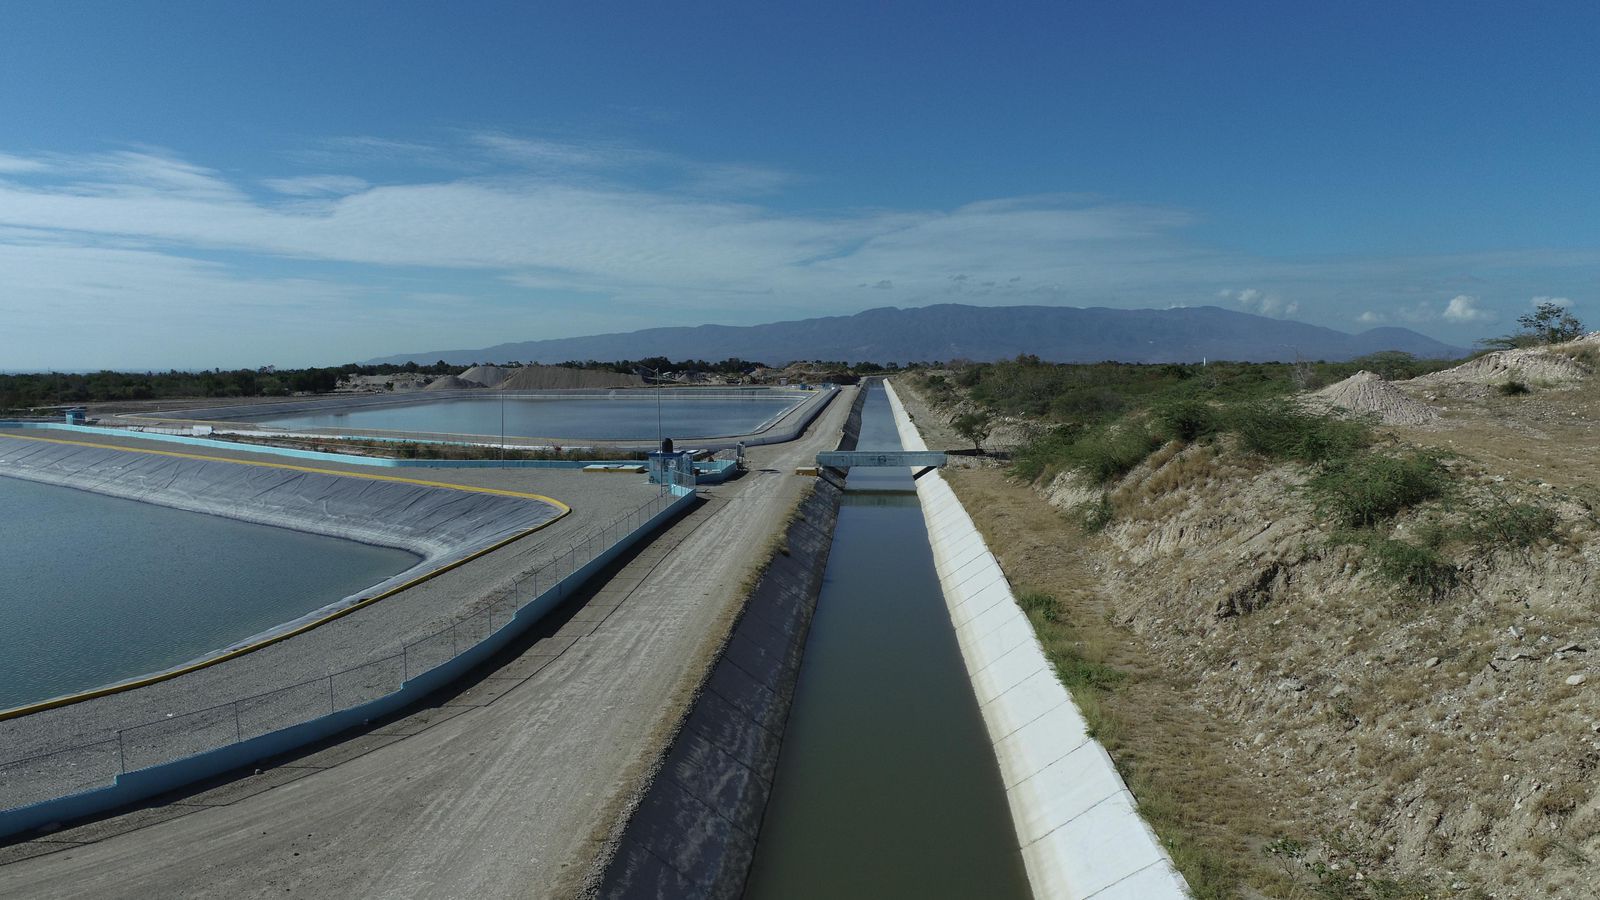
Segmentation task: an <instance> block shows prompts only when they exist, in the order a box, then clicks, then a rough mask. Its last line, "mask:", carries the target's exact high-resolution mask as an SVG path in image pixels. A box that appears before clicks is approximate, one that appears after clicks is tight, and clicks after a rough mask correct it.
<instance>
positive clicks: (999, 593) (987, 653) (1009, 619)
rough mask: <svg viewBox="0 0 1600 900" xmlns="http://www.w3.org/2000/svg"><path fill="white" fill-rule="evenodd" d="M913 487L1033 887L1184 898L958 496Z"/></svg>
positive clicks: (915, 439)
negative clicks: (926, 523)
mask: <svg viewBox="0 0 1600 900" xmlns="http://www.w3.org/2000/svg"><path fill="white" fill-rule="evenodd" d="M888 391H889V397H890V404H891V407H892V408H893V410H894V417H895V422H896V424H897V426H898V428H899V431H900V434H901V440H902V443H903V445H904V447H905V449H908V450H925V449H927V445H926V443H924V442H923V440H922V437H921V435H920V433H919V432H918V431H917V429H916V427H915V425H913V424H912V422H911V419H910V417H909V416H908V415H907V414H906V411H905V408H904V406H903V405H902V404H901V403H900V400H899V398H898V397H897V396H896V395H895V393H894V388H893V386H892V385H891V386H888ZM917 495H918V497H919V499H920V501H921V504H922V508H923V511H924V514H925V515H926V517H927V522H928V533H929V539H930V542H931V543H932V546H933V553H934V562H935V566H936V568H937V570H938V573H939V579H940V584H941V586H942V588H943V591H944V596H945V602H946V604H947V606H948V608H949V611H950V618H951V621H952V623H953V624H954V626H955V629H956V635H957V639H958V642H959V644H960V648H961V655H962V657H963V659H964V660H965V663H966V667H967V672H968V674H969V676H970V678H971V681H972V687H973V690H974V692H975V693H976V695H977V697H978V702H979V704H980V708H981V710H982V715H983V720H984V724H985V726H986V727H987V729H988V734H989V738H990V740H991V741H992V743H993V746H994V752H995V756H996V758H997V759H998V761H999V765H1000V771H1001V776H1002V779H1003V781H1004V783H1005V790H1006V799H1007V802H1008V804H1009V805H1010V808H1011V814H1012V819H1013V822H1014V825H1015V827H1016V832H1017V838H1018V841H1019V843H1020V846H1021V851H1022V856H1023V860H1024V862H1025V864H1026V866H1027V872H1028V881H1029V883H1030V885H1031V887H1032V889H1033V892H1034V895H1035V896H1037V897H1041V898H1046V897H1049V898H1056V897H1059V898H1070V900H1087V898H1096V900H1111V898H1127V900H1143V898H1163V897H1186V896H1187V895H1188V892H1187V889H1186V887H1185V884H1184V881H1183V879H1182V877H1181V876H1180V875H1179V874H1178V872H1177V870H1176V869H1175V868H1174V867H1173V865H1172V862H1171V860H1170V859H1169V858H1168V856H1167V854H1166V852H1165V851H1164V850H1163V849H1162V847H1161V844H1160V842H1159V840H1158V839H1157V838H1156V836H1155V834H1154V833H1153V832H1152V831H1151V830H1150V828H1149V826H1148V825H1147V824H1146V823H1145V822H1144V820H1143V819H1142V818H1141V817H1140V816H1139V813H1138V807H1137V803H1136V802H1135V800H1134V798H1133V795H1132V794H1131V793H1130V792H1129V791H1128V788H1127V786H1126V785H1125V784H1124V783H1123V781H1122V778H1121V776H1120V775H1119V774H1118V773H1117V770H1116V767H1115V766H1114V765H1113V763H1112V761H1111V758H1110V756H1109V755H1108V754H1107V753H1106V751H1105V749H1104V748H1103V747H1101V746H1100V744H1099V743H1098V742H1096V741H1095V740H1094V739H1093V737H1092V736H1091V734H1090V730H1089V728H1088V726H1087V724H1086V722H1085V721H1084V718H1083V716H1082V714H1081V713H1080V712H1079V710H1078V708H1077V706H1076V705H1075V704H1074V703H1073V701H1072V698H1071V697H1070V696H1069V695H1068V693H1067V690H1066V688H1065V687H1064V686H1063V685H1062V683H1061V681H1060V678H1059V676H1058V675H1057V673H1056V672H1055V670H1054V667H1053V666H1052V665H1051V664H1050V661H1049V659H1048V658H1047V657H1046V656H1045V654H1044V651H1043V648H1042V647H1041V646H1040V645H1039V641H1038V638H1037V637H1036V636H1035V634H1034V632H1033V628H1032V626H1031V625H1030V623H1029V621H1028V619H1027V616H1026V615H1025V614H1024V613H1023V611H1022V609H1021V607H1020V606H1019V605H1018V604H1017V602H1016V598H1015V597H1014V596H1013V594H1012V591H1011V587H1010V584H1009V583H1008V582H1007V580H1006V577H1005V573H1004V572H1003V571H1002V570H1001V567H1000V564H999V562H998V560H996V559H995V557H994V555H993V554H992V553H991V552H990V551H989V548H988V547H987V545H986V544H985V542H984V540H983V537H982V535H980V534H979V533H978V530H977V528H976V526H975V525H974V524H973V522H972V519H971V517H970V516H968V515H967V512H966V510H965V509H964V508H963V507H962V505H961V502H960V500H959V499H957V498H956V496H955V494H954V492H953V491H952V490H951V489H950V487H949V485H948V484H946V483H945V482H944V480H943V479H942V478H941V477H940V476H939V475H938V473H930V474H928V475H926V476H924V477H922V478H919V479H917Z"/></svg>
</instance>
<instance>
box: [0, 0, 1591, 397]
mask: <svg viewBox="0 0 1600 900" xmlns="http://www.w3.org/2000/svg"><path fill="white" fill-rule="evenodd" d="M1597 10H1600V7H1595V6H1594V5H1593V4H1586V3H1532V4H1489V3H1436V4H1435V3H1406V4H1396V3H1392V2H1391V3H1370V4H1369V3H1353V2H1352V3H1338V4H1285V3H1229V2H1216V3H1204V4H1201V3H1141V2H1107V3H1040V4H972V3H932V2H917V3H884V4H862V3H822V2H809V3H805V4H791V5H789V7H788V8H787V9H778V8H776V6H775V5H772V4H752V3H725V4H713V3H697V4H660V3H650V4H646V3H609V4H593V3H568V4H556V3H539V4H535V3H504V4H491V3H468V2H463V3H450V4H441V3H403V2H402V3H395V2H385V3H354V2H345V3H340V4H326V3H294V2H275V3H272V4H216V3H208V2H191V3H182V2H148V3H133V2H115V3H113V2H74V3H55V2H31V0H30V2H18V3H14V4H10V5H8V6H7V9H6V23H5V27H4V28H3V29H0V370H3V369H31V368H48V367H71V368H82V367H95V366H126V367H167V366H178V367H197V366H212V365H225V366H233V365H264V364H277V365H303V364H329V363H335V362H342V361H347V360H355V359H362V358H367V357H371V356H376V355H380V354H387V353H392V352H400V351H409V350H426V349H445V348H453V347H474V346H486V345H489V344H493V343H497V342H501V341H506V340H526V339H535V338H539V337H561V336H568V335H575V334H588V333H594V332H600V331H626V330H633V329H636V328H643V327H649V326H654V325H663V324H699V323H702V322H727V323H733V324H750V323H756V322H762V321H772V320H776V319H786V318H802V317H806V316H811V315H826V314H840V313H851V312H856V311H859V310H862V309H866V308H870V307H875V306H890V305H893V306H918V305H925V304H929V303H938V302H966V303H976V304H991V305H999V304H1013V303H1037V304H1059V305H1073V306H1120V307H1158V308H1159V307H1167V306H1174V305H1191V306H1193V305H1202V304H1216V305H1222V306H1228V307H1232V308H1237V309H1246V310H1249V311H1254V312H1260V313H1264V314H1267V315H1275V316H1288V317H1293V318H1299V319H1304V320H1307V321H1311V322H1316V323H1318V324H1324V325H1329V326H1332V327H1336V328H1341V329H1345V330H1359V329H1362V328H1366V327H1372V326H1375V325H1404V326H1407V327H1412V328H1415V329H1417V330H1420V331H1423V332H1425V333H1429V334H1432V335H1435V336H1438V337H1441V338H1445V339H1448V340H1452V341H1455V342H1457V343H1461V344H1467V343H1470V342H1471V341H1472V340H1474V339H1475V338H1479V337H1483V336H1486V335H1490V334H1498V333H1503V332H1505V331H1508V330H1511V329H1512V328H1513V327H1514V324H1515V318H1516V316H1518V315H1520V314H1522V313H1523V312H1526V311H1528V310H1529V309H1531V306H1532V304H1533V303H1534V302H1536V301H1537V299H1538V298H1555V299H1558V300H1559V301H1560V302H1563V303H1570V304H1571V305H1572V306H1573V307H1574V308H1575V309H1576V310H1577V312H1578V313H1579V315H1580V316H1584V315H1586V314H1587V317H1589V318H1600V308H1597V307H1600V303H1597V288H1600V216H1597V215H1595V210H1596V209H1597V208H1600V203H1597V201H1600V165H1597V164H1600V117H1597V116H1595V115H1594V110H1596V109H1600V64H1597V63H1596V59H1597V57H1596V55H1595V53H1594V47H1595V46H1600V11H1597Z"/></svg>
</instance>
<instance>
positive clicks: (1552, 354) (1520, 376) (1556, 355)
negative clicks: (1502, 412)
mask: <svg viewBox="0 0 1600 900" xmlns="http://www.w3.org/2000/svg"><path fill="white" fill-rule="evenodd" d="M1597 343H1600V341H1596V340H1594V336H1588V337H1581V338H1579V339H1577V340H1576V341H1571V342H1568V343H1565V344H1557V345H1555V346H1553V347H1540V348H1537V349H1526V350H1497V351H1495V352H1493V353H1485V354H1484V355H1482V356H1480V357H1478V358H1477V359H1472V360H1468V361H1467V362H1464V363H1462V364H1461V365H1459V366H1456V367H1455V368H1453V369H1445V370H1444V371H1442V372H1434V373H1432V374H1429V375H1422V376H1419V377H1417V378H1413V379H1411V381H1412V383H1414V384H1420V385H1449V384H1498V383H1500V382H1504V381H1513V380H1514V381H1535V382H1541V381H1542V382H1549V383H1554V384H1562V383H1568V382H1574V381H1582V380H1583V379H1585V378H1587V377H1589V374H1590V373H1589V369H1588V367H1587V366H1585V365H1583V364H1582V363H1580V362H1578V361H1577V360H1574V359H1570V358H1568V357H1566V356H1563V355H1562V354H1561V353H1560V352H1559V351H1560V350H1561V349H1564V348H1572V349H1577V348H1580V347H1591V346H1594V345H1595V344H1597Z"/></svg>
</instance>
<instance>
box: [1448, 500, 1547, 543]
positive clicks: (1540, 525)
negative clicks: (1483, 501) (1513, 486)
mask: <svg viewBox="0 0 1600 900" xmlns="http://www.w3.org/2000/svg"><path fill="white" fill-rule="evenodd" d="M1560 524H1561V519H1560V517H1559V516H1557V515H1556V514H1555V512H1554V511H1552V510H1548V509H1545V508H1544V507H1542V506H1537V505H1535V504H1532V503H1508V502H1505V501H1503V500H1497V501H1496V502H1495V503H1494V504H1493V505H1491V506H1488V507H1485V508H1483V509H1480V510H1477V511H1476V512H1474V513H1473V515H1472V518H1471V521H1470V522H1469V523H1468V525H1467V527H1466V534H1465V535H1464V536H1465V537H1466V538H1467V539H1469V540H1471V541H1473V542H1474V543H1477V544H1479V545H1483V546H1511V547H1531V546H1533V545H1534V544H1538V543H1540V542H1543V541H1548V540H1554V539H1555V538H1556V537H1557V535H1558V531H1557V529H1558V527H1559V526H1560Z"/></svg>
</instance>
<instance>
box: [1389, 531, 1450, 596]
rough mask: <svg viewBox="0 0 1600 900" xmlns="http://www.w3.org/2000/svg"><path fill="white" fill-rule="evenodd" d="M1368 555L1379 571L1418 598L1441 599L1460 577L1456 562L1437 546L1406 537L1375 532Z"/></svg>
mask: <svg viewBox="0 0 1600 900" xmlns="http://www.w3.org/2000/svg"><path fill="white" fill-rule="evenodd" d="M1367 559H1368V560H1370V561H1371V563H1372V564H1373V568H1374V570H1375V571H1377V573H1378V574H1379V575H1381V576H1383V577H1384V578H1386V579H1388V580H1389V581H1392V582H1394V583H1395V584H1397V585H1400V586H1401V587H1403V588H1405V589H1406V590H1407V591H1408V592H1409V593H1410V594H1411V596H1412V597H1413V598H1414V599H1417V600H1432V601H1437V600H1441V599H1443V598H1444V596H1445V595H1446V594H1448V593H1449V592H1450V590H1451V589H1452V588H1454V587H1455V586H1456V584H1457V582H1458V581H1459V580H1460V571H1459V570H1458V569H1457V568H1456V566H1455V564H1454V563H1451V562H1450V561H1449V560H1447V559H1445V558H1444V557H1443V556H1442V555H1440V553H1439V551H1438V550H1435V549H1433V548H1430V547H1425V546H1421V545H1418V544H1412V543H1409V542H1407V541H1401V540H1394V539H1392V538H1380V537H1376V536H1374V537H1373V538H1372V539H1371V540H1369V541H1368V542H1367Z"/></svg>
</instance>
